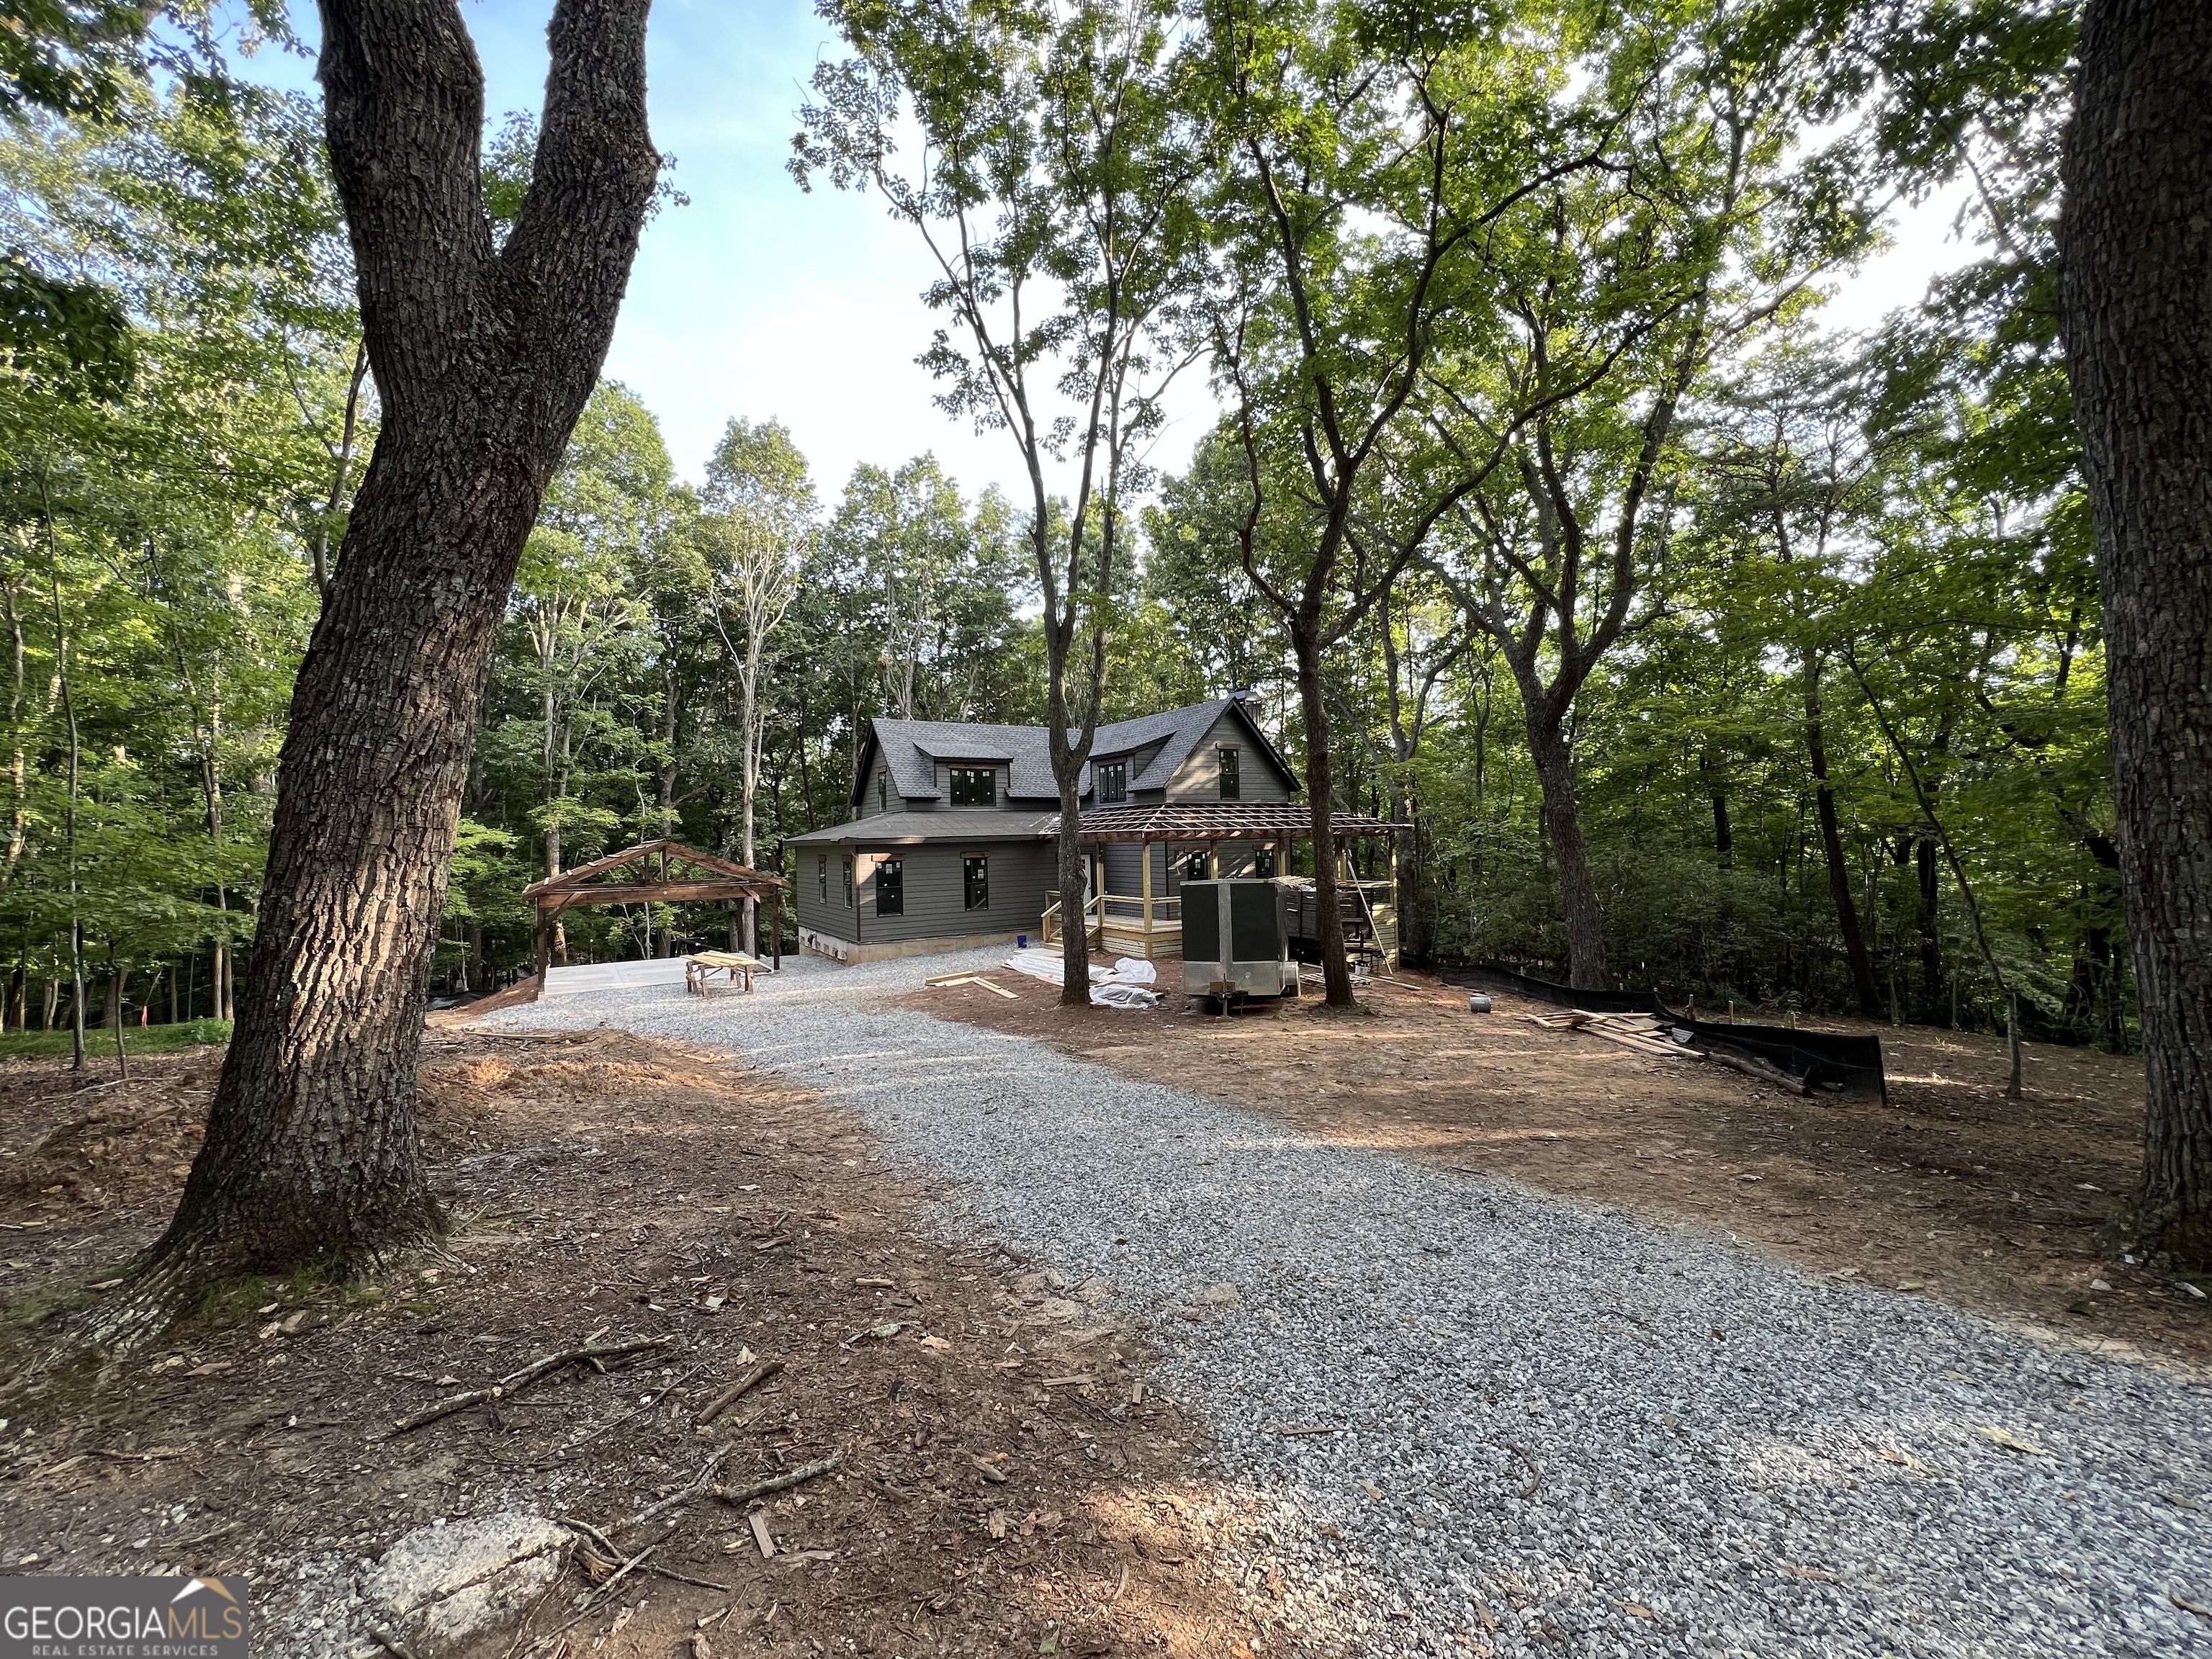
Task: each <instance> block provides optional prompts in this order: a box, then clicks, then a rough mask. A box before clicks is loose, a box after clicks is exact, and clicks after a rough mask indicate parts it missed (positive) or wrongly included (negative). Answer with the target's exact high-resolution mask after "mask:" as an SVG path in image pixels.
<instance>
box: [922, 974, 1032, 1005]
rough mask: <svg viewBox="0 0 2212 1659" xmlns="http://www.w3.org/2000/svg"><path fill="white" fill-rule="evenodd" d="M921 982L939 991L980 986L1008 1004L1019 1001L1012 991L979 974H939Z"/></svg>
mask: <svg viewBox="0 0 2212 1659" xmlns="http://www.w3.org/2000/svg"><path fill="white" fill-rule="evenodd" d="M922 982H923V983H924V984H925V985H931V986H934V987H936V988H937V989H939V990H940V991H942V990H945V989H948V988H949V987H952V986H955V985H980V986H981V987H983V988H984V989H985V990H987V991H991V992H994V993H996V994H998V995H1000V996H1002V997H1004V998H1006V1000H1007V1001H1009V1002H1019V1001H1020V1000H1021V999H1020V998H1019V997H1018V996H1016V995H1015V994H1013V993H1012V991H1009V990H1008V989H1006V987H1005V986H1003V985H1000V984H996V983H994V981H990V980H987V979H985V978H984V977H983V976H982V975H981V974H939V975H938V976H937V977H936V978H935V979H931V980H924V981H922Z"/></svg>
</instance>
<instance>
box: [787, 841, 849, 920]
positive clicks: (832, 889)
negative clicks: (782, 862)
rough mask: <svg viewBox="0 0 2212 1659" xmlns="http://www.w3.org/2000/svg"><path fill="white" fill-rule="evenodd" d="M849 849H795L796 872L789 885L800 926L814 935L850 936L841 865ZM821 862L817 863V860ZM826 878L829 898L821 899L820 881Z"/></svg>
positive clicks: (821, 885) (821, 882) (847, 906)
mask: <svg viewBox="0 0 2212 1659" xmlns="http://www.w3.org/2000/svg"><path fill="white" fill-rule="evenodd" d="M852 850H853V849H852V848H849V847H802V848H799V850H798V858H799V871H798V874H797V876H796V878H794V879H793V883H792V891H793V897H794V898H795V899H796V901H797V903H798V908H799V926H800V927H803V928H809V929H811V930H812V931H813V932H815V933H834V934H836V936H837V937H838V938H839V939H851V938H852V937H853V936H854V935H853V908H852V907H851V906H849V905H848V904H847V903H846V902H844V900H845V884H844V873H843V866H844V861H845V860H846V858H847V857H848V855H849V854H851V852H852ZM817 860H822V861H823V862H821V863H819V864H817ZM824 875H826V876H827V877H828V878H829V880H828V887H829V897H828V898H827V899H824V898H823V896H822V889H823V880H822V878H823V876H824Z"/></svg>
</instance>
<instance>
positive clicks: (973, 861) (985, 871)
mask: <svg viewBox="0 0 2212 1659" xmlns="http://www.w3.org/2000/svg"><path fill="white" fill-rule="evenodd" d="M960 898H961V902H962V908H964V909H969V910H987V909H989V908H991V855H990V854H988V853H963V854H961V855H960Z"/></svg>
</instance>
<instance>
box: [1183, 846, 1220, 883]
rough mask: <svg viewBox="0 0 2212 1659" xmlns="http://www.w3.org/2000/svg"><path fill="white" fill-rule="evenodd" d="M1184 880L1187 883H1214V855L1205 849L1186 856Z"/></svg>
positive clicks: (1184, 856)
mask: <svg viewBox="0 0 2212 1659" xmlns="http://www.w3.org/2000/svg"><path fill="white" fill-rule="evenodd" d="M1182 878H1183V879H1184V880H1185V881H1212V879H1213V855H1212V853H1211V852H1209V851H1208V850H1207V849H1206V848H1203V847H1201V848H1198V849H1197V850H1196V851H1195V852H1191V853H1186V854H1183V860H1182Z"/></svg>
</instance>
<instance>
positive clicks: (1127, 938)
mask: <svg viewBox="0 0 2212 1659" xmlns="http://www.w3.org/2000/svg"><path fill="white" fill-rule="evenodd" d="M1059 825H1060V820H1059V819H1058V818H1057V817H1054V818H1052V819H1050V820H1048V821H1047V823H1045V825H1044V826H1043V833H1044V835H1045V836H1048V838H1051V839H1054V840H1056V839H1057V838H1058V836H1059ZM1403 827H1404V826H1402V825H1400V824H1395V823H1389V822H1387V821H1385V820H1383V819H1382V818H1370V817H1362V816H1360V815H1358V814H1356V813H1351V812H1333V813H1331V814H1330V815H1329V833H1330V836H1331V837H1332V839H1333V841H1334V844H1335V848H1336V860H1337V889H1338V895H1339V903H1340V910H1341V914H1342V916H1343V920H1344V926H1345V933H1346V940H1347V942H1348V943H1349V944H1350V945H1352V948H1353V949H1354V950H1355V951H1362V952H1364V953H1365V954H1368V955H1370V956H1371V957H1374V958H1376V960H1377V961H1379V962H1382V963H1387V964H1392V965H1395V963H1396V961H1397V958H1398V889H1397V880H1396V878H1395V864H1394V865H1393V871H1394V873H1393V874H1392V875H1391V876H1390V877H1389V878H1385V879H1383V880H1379V881H1370V880H1366V879H1363V878H1360V877H1359V876H1358V873H1357V872H1355V871H1354V869H1353V867H1352V858H1351V844H1352V842H1354V841H1358V840H1361V839H1371V838H1378V837H1379V838H1381V839H1383V840H1384V841H1385V842H1387V841H1388V840H1389V837H1390V836H1393V835H1395V834H1396V833H1397V831H1398V830H1399V829H1401V828H1403ZM1076 836H1077V839H1078V841H1079V842H1081V843H1082V844H1083V846H1084V847H1085V848H1087V849H1089V851H1090V853H1091V857H1090V858H1089V859H1088V860H1087V863H1088V865H1089V867H1090V870H1091V890H1090V893H1089V895H1088V896H1086V897H1085V900H1084V901H1083V905H1082V910H1083V926H1084V932H1085V935H1086V937H1087V938H1088V939H1089V940H1090V943H1091V947H1092V948H1093V949H1094V950H1100V951H1109V952H1110V953H1112V954H1114V955H1115V956H1128V957H1142V958H1143V959H1144V960H1146V961H1147V962H1150V961H1153V960H1155V959H1157V958H1158V957H1179V956H1181V955H1182V898H1181V896H1180V895H1179V893H1178V892H1177V891H1176V888H1177V887H1178V886H1179V885H1180V878H1190V879H1205V878H1212V877H1220V876H1238V875H1249V876H1255V877H1260V878H1272V879H1273V880H1275V881H1278V882H1279V883H1281V884H1284V885H1285V887H1287V888H1289V889H1291V893H1290V895H1289V903H1290V906H1291V937H1292V940H1293V945H1294V948H1295V946H1296V944H1297V941H1298V940H1299V939H1302V938H1303V939H1307V940H1310V941H1316V942H1317V929H1318V918H1317V915H1316V910H1315V906H1314V896H1313V881H1312V878H1310V877H1297V876H1291V875H1289V874H1287V873H1286V872H1288V870H1289V869H1290V866H1291V848H1293V846H1295V845H1296V843H1297V842H1302V841H1304V842H1310V841H1311V840H1312V839H1313V816H1312V814H1311V813H1310V811H1308V810H1307V809H1306V808H1305V807H1304V806H1301V805H1296V804H1294V803H1291V802H1260V801H1255V802H1251V803H1249V804H1246V803H1242V802H1234V801H1219V802H1213V801H1206V802H1195V803H1184V804H1182V805H1172V806H1115V807H1108V808H1105V809H1103V810H1102V811H1093V812H1086V813H1085V814H1084V815H1083V817H1082V818H1081V819H1080V821H1079V823H1078V826H1077V830H1076ZM1131 845H1134V846H1135V848H1137V849H1138V852H1139V857H1138V858H1137V859H1136V860H1135V863H1136V866H1137V869H1136V876H1137V879H1136V887H1137V890H1136V891H1134V892H1115V891H1114V890H1112V884H1111V881H1110V880H1109V860H1108V858H1107V856H1106V854H1107V849H1109V848H1124V847H1128V846H1131ZM1155 847H1158V848H1162V850H1163V854H1164V856H1161V857H1158V858H1155V857H1154V855H1153V851H1152V849H1153V848H1155ZM1168 872H1174V875H1173V876H1170V875H1169V874H1168ZM1302 924H1303V927H1302ZM1070 925H1072V924H1071V923H1070V921H1069V920H1068V913H1067V907H1066V904H1065V902H1063V899H1062V896H1061V894H1060V891H1059V890H1057V889H1054V890H1048V892H1047V893H1046V894H1045V910H1044V917H1043V935H1044V940H1045V942H1046V943H1047V944H1052V943H1054V942H1055V941H1057V940H1058V939H1060V936H1061V933H1062V931H1063V929H1065V928H1066V927H1068V926H1070Z"/></svg>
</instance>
